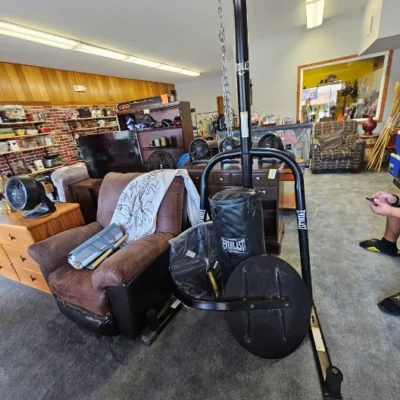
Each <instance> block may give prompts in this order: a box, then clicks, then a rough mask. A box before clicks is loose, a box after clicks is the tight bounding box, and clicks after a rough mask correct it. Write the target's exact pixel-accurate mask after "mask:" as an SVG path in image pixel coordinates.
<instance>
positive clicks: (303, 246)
mask: <svg viewBox="0 0 400 400" xmlns="http://www.w3.org/2000/svg"><path fill="white" fill-rule="evenodd" d="M233 3H234V14H235V35H236V70H237V87H238V100H239V111H240V136H241V151H236V150H235V151H230V152H224V153H221V154H218V155H216V156H215V157H213V158H212V159H211V160H210V162H209V163H208V164H207V165H206V167H205V168H204V170H203V174H202V177H201V193H200V196H201V198H200V223H202V222H204V221H205V219H206V214H207V211H208V206H209V204H208V198H207V180H208V176H209V174H210V172H211V170H212V168H213V167H214V166H215V165H216V164H217V163H219V162H223V161H225V160H231V159H234V158H237V157H241V159H242V175H243V186H244V187H245V188H251V187H252V186H253V182H252V164H253V157H271V158H277V159H279V160H280V161H282V162H284V163H286V164H287V166H288V167H289V168H290V169H291V171H292V173H293V175H294V179H295V194H296V210H297V229H298V237H299V248H300V261H301V275H302V279H303V281H304V283H305V285H306V287H307V289H308V291H309V295H310V299H311V301H312V304H313V306H312V312H311V321H310V331H309V336H310V339H311V343H312V346H313V351H314V356H315V361H316V365H317V369H318V374H319V378H320V384H321V390H322V395H323V398H324V399H342V396H341V383H342V381H343V375H342V373H341V371H340V370H339V369H338V368H336V367H333V366H332V363H331V359H330V356H329V352H328V349H327V347H326V342H325V338H324V335H323V332H322V329H321V326H320V323H319V319H318V314H317V310H316V307H315V305H314V301H313V290H312V281H311V264H310V252H309V243H308V231H307V216H306V202H305V193H304V179H303V173H302V171H301V168H300V167H299V166H298V164H297V163H296V161H294V160H293V159H292V158H291V157H290V156H288V155H287V154H286V153H285V152H283V151H280V150H274V149H258V148H254V149H252V148H251V146H252V142H251V113H250V71H249V61H248V60H249V49H248V37H247V36H248V32H247V5H246V0H233ZM178 298H179V300H181V301H182V302H183V303H184V304H185V305H187V306H189V307H192V308H198V309H202V310H207V311H237V310H242V311H252V310H254V309H255V307H256V303H257V307H260V309H277V308H283V307H290V299H275V300H273V299H271V300H269V299H268V300H266V299H262V300H261V301H257V300H253V301H242V302H239V301H233V302H230V301H228V302H226V301H225V302H224V301H201V300H197V299H193V298H190V297H187V296H186V295H184V294H182V293H178Z"/></svg>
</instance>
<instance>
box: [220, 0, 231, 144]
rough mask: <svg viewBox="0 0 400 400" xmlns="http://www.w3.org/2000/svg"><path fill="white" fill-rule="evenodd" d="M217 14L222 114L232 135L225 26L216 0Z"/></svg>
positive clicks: (229, 134)
mask: <svg viewBox="0 0 400 400" xmlns="http://www.w3.org/2000/svg"><path fill="white" fill-rule="evenodd" d="M218 14H219V19H220V22H221V23H220V26H219V41H220V44H221V69H222V98H223V100H224V116H225V125H226V129H227V131H228V136H232V129H233V113H232V105H231V93H230V90H229V80H228V59H227V58H226V47H225V26H224V22H223V18H222V17H223V15H222V3H221V0H218Z"/></svg>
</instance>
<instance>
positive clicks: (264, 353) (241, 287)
mask: <svg viewBox="0 0 400 400" xmlns="http://www.w3.org/2000/svg"><path fill="white" fill-rule="evenodd" d="M245 298H246V299H248V300H265V299H274V298H287V299H288V300H289V301H290V303H291V308H282V309H278V310H251V311H228V312H226V320H227V322H228V326H229V329H230V331H231V333H232V335H233V336H234V337H235V339H236V340H237V341H238V342H239V343H240V344H241V345H242V346H243V347H244V348H245V349H246V350H247V351H249V352H250V353H253V354H254V355H256V356H258V357H262V358H269V359H275V358H283V357H286V356H287V355H289V354H290V353H292V352H293V351H295V350H296V349H297V348H298V347H299V346H300V345H301V343H302V342H303V340H304V338H305V337H306V335H307V332H308V328H309V326H310V317H311V301H310V296H309V293H308V290H307V287H306V285H305V283H304V282H303V280H302V278H301V276H300V275H299V274H298V273H297V271H296V270H295V269H294V268H293V267H292V266H291V265H289V264H288V263H287V262H286V261H283V260H281V259H280V258H277V257H274V256H271V255H268V254H263V255H259V256H254V257H251V258H248V259H247V260H244V261H243V262H242V263H240V264H239V265H238V266H237V267H236V268H235V270H234V271H233V273H232V275H231V276H230V278H229V280H228V283H227V285H226V290H225V296H224V300H243V299H245Z"/></svg>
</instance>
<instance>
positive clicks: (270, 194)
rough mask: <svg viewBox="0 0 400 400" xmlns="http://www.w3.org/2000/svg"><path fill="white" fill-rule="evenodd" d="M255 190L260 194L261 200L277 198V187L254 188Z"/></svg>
mask: <svg viewBox="0 0 400 400" xmlns="http://www.w3.org/2000/svg"><path fill="white" fill-rule="evenodd" d="M255 190H256V192H258V193H260V194H261V200H267V199H277V198H278V188H277V187H256V188H255Z"/></svg>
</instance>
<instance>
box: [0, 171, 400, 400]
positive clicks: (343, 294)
mask: <svg viewBox="0 0 400 400" xmlns="http://www.w3.org/2000/svg"><path fill="white" fill-rule="evenodd" d="M306 185H307V194H308V197H307V199H308V210H309V211H308V215H309V228H310V231H309V233H310V244H311V256H312V265H313V273H314V275H313V278H314V288H315V300H316V304H317V307H318V310H319V313H320V318H321V323H322V325H323V327H324V332H325V334H326V339H327V342H328V346H329V349H330V352H331V356H332V359H333V362H334V363H335V364H336V365H337V366H338V367H340V368H341V369H342V371H343V373H344V375H345V382H344V385H343V393H344V396H345V397H344V398H345V399H353V400H358V399H363V400H377V399H382V400H395V399H399V390H398V384H399V382H398V376H399V374H398V367H399V360H400V354H399V349H400V318H395V317H392V316H389V315H386V314H384V313H382V312H381V311H379V309H378V308H377V306H376V303H377V301H379V300H380V299H382V298H383V297H385V296H387V295H389V294H393V293H395V292H396V291H399V290H400V266H399V261H400V260H397V259H392V258H389V257H385V256H382V255H377V254H372V253H368V252H366V251H365V250H362V249H361V248H359V246H358V241H359V240H361V239H364V238H368V237H371V236H380V235H381V234H382V230H383V226H384V219H383V218H379V217H376V216H374V215H373V214H372V213H371V212H370V211H369V208H368V202H367V201H366V200H365V197H366V196H368V195H370V194H371V193H372V192H374V191H376V190H378V189H382V190H388V191H394V190H395V189H394V187H393V185H392V184H391V178H390V176H389V175H388V174H387V173H381V174H370V173H363V174H358V175H353V174H320V175H311V174H309V173H307V175H306ZM285 220H286V233H285V237H284V244H283V252H282V258H284V259H285V260H287V261H288V262H290V263H292V265H298V251H297V233H296V230H295V216H294V215H293V214H291V213H288V214H286V215H285ZM320 398H321V395H320V391H319V384H318V378H317V373H316V370H315V365H314V361H313V355H312V351H311V346H310V343H309V341H308V339H307V340H306V342H305V343H303V345H302V346H301V347H300V349H299V350H298V351H296V352H295V353H294V354H292V355H291V356H289V357H287V358H286V359H283V360H279V361H274V362H271V361H266V360H262V359H258V358H256V357H254V356H252V355H251V354H249V353H247V352H245V351H244V350H243V349H242V348H241V347H240V346H239V345H238V344H237V343H236V342H235V340H234V339H233V338H232V337H231V336H230V334H229V332H228V330H227V327H226V325H225V321H224V318H223V315H221V314H215V313H206V312H200V311H196V310H189V309H183V310H181V311H180V312H179V313H178V315H177V316H176V318H175V319H174V320H173V321H172V323H171V324H170V325H169V326H168V327H167V329H166V330H165V331H164V332H163V333H162V335H161V337H160V338H159V339H158V341H157V342H156V343H155V344H154V345H153V346H152V347H151V348H150V349H148V348H146V347H144V346H142V345H141V344H140V343H135V342H131V341H128V340H126V339H123V338H121V337H114V338H106V337H101V336H96V335H94V334H91V333H89V332H86V331H84V330H83V329H81V328H79V327H78V326H76V325H74V324H73V323H72V322H70V321H69V320H67V319H66V318H65V317H64V316H63V315H62V314H60V312H59V311H58V309H57V307H56V305H55V303H54V301H53V299H52V298H51V297H50V296H48V295H46V294H44V293H40V292H38V291H35V290H33V289H30V288H28V287H25V286H22V285H19V284H17V283H13V282H11V281H8V280H5V279H1V278H0V399H2V400H25V399H26V400H28V399H29V400H44V399H46V400H49V399H50V400H53V399H57V400H67V399H74V400H80V399H82V400H103V399H104V400H105V399H113V400H125V399H126V400H128V399H129V400H132V399H141V400H150V399H151V400H158V399H159V400H161V399H162V400H169V399H174V400H175V399H177V400H180V399H182V400H183V399H184V400H187V399H193V400H197V399H198V400H208V399H215V400H219V399H221V400H222V399H224V400H225V399H229V400H252V399H254V400H299V399H300V400H302V399H304V400H314V399H320Z"/></svg>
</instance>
